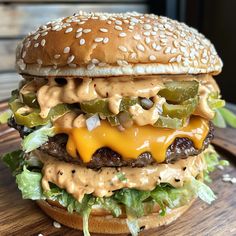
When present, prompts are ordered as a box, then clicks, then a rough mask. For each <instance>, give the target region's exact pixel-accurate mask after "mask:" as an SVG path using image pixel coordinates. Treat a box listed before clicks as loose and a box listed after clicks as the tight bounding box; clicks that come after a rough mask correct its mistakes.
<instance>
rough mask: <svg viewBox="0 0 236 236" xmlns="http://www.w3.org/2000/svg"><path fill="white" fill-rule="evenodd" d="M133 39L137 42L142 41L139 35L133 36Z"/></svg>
mask: <svg viewBox="0 0 236 236" xmlns="http://www.w3.org/2000/svg"><path fill="white" fill-rule="evenodd" d="M133 38H134V39H135V40H140V39H141V36H140V35H139V34H136V35H134V36H133Z"/></svg>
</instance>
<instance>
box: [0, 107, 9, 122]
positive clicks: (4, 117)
mask: <svg viewBox="0 0 236 236" xmlns="http://www.w3.org/2000/svg"><path fill="white" fill-rule="evenodd" d="M11 116H12V111H11V110H7V111H4V112H2V113H1V114H0V125H1V124H6V123H7V121H8V119H9V118H10V117H11Z"/></svg>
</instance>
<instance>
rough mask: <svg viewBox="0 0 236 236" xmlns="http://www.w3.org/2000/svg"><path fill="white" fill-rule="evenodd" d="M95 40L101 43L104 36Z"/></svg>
mask: <svg viewBox="0 0 236 236" xmlns="http://www.w3.org/2000/svg"><path fill="white" fill-rule="evenodd" d="M94 41H95V42H96V43H100V42H102V41H103V38H95V39H94Z"/></svg>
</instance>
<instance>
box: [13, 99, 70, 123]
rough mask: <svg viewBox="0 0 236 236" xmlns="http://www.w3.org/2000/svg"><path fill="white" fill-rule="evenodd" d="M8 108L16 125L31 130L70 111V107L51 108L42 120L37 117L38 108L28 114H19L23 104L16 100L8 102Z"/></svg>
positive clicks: (32, 109)
mask: <svg viewBox="0 0 236 236" xmlns="http://www.w3.org/2000/svg"><path fill="white" fill-rule="evenodd" d="M9 106H10V108H11V110H12V112H13V115H14V118H15V120H16V123H17V124H18V125H24V126H26V127H28V128H32V127H35V126H39V125H45V124H47V123H48V122H49V121H50V120H52V119H54V118H56V117H57V116H60V115H63V114H65V113H66V112H67V111H69V110H70V107H69V106H68V105H65V104H59V105H57V106H55V107H54V108H52V109H51V110H50V112H49V114H48V116H47V118H45V119H44V118H42V117H41V116H40V115H39V113H40V109H38V108H31V109H30V112H25V113H22V112H20V110H19V109H20V108H23V107H24V106H25V104H24V103H21V102H19V101H17V100H15V101H13V102H10V103H9Z"/></svg>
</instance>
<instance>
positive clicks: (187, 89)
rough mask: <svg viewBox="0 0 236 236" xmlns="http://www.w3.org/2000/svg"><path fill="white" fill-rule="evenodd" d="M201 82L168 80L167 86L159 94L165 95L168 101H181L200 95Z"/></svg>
mask: <svg viewBox="0 0 236 236" xmlns="http://www.w3.org/2000/svg"><path fill="white" fill-rule="evenodd" d="M198 88H199V83H198V82H197V81H195V80H192V81H172V82H166V83H165V88H164V89H162V90H161V91H160V92H159V93H158V95H160V96H162V97H165V98H166V100H167V101H170V102H175V103H181V102H183V101H185V100H188V99H190V98H193V97H195V96H197V95H198Z"/></svg>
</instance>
